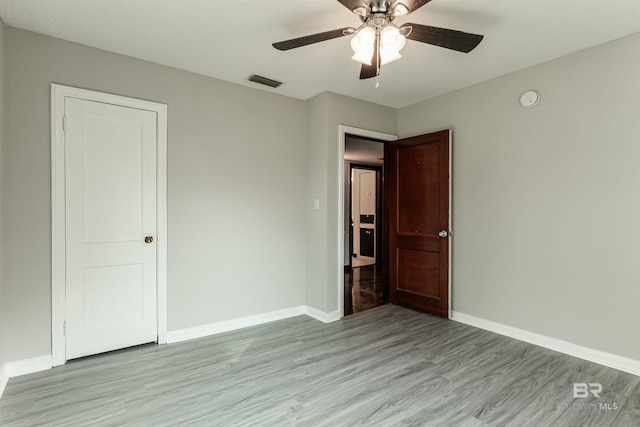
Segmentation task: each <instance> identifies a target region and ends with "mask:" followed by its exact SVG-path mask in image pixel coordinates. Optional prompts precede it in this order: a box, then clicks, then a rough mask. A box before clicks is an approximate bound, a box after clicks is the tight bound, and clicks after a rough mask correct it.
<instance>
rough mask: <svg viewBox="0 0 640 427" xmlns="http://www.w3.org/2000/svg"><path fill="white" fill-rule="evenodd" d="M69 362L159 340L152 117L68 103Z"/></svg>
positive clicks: (154, 129)
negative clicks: (148, 239)
mask: <svg viewBox="0 0 640 427" xmlns="http://www.w3.org/2000/svg"><path fill="white" fill-rule="evenodd" d="M64 109H65V112H64V114H65V120H66V131H65V194H66V197H65V209H66V232H65V237H66V248H65V250H66V289H65V293H66V322H67V323H66V358H67V359H73V358H77V357H82V356H87V355H91V354H96V353H101V352H105V351H110V350H115V349H119V348H124V347H129V346H132V345H137V344H142V343H147V342H153V341H156V340H157V331H158V329H157V297H156V293H157V278H156V242H155V241H152V242H150V243H147V242H145V237H147V236H149V237H151V238H155V236H156V226H157V225H156V222H157V210H156V160H157V159H156V157H157V148H156V144H157V117H156V113H155V112H151V111H146V110H140V109H135V108H129V107H122V106H118V105H112V104H107V103H101V102H95V101H88V100H84V99H76V98H69V97H68V98H65V104H64Z"/></svg>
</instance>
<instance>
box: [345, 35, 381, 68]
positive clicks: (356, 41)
mask: <svg viewBox="0 0 640 427" xmlns="http://www.w3.org/2000/svg"><path fill="white" fill-rule="evenodd" d="M375 41H376V32H375V30H374V29H373V28H371V27H363V28H361V29H360V30H359V31H358V32H357V33H356V35H355V36H353V38H352V39H351V49H353V53H354V55H353V56H352V57H351V58H352V59H353V60H355V61H358V62H360V63H362V64H367V65H371V58H372V57H373V49H374V44H375Z"/></svg>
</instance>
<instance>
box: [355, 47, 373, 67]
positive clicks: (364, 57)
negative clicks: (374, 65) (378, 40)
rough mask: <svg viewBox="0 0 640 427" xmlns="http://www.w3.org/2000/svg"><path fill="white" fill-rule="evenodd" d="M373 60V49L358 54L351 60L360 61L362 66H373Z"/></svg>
mask: <svg viewBox="0 0 640 427" xmlns="http://www.w3.org/2000/svg"><path fill="white" fill-rule="evenodd" d="M371 58H373V49H371V50H370V51H364V50H363V51H361V52H356V53H355V54H354V55H353V56H352V57H351V59H353V60H354V61H358V62H359V63H361V64H365V65H371Z"/></svg>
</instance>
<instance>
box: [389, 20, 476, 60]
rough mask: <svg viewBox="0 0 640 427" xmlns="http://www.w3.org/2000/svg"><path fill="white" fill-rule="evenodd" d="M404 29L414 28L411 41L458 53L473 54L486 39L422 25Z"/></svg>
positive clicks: (410, 37) (409, 36) (408, 36)
mask: <svg viewBox="0 0 640 427" xmlns="http://www.w3.org/2000/svg"><path fill="white" fill-rule="evenodd" d="M404 27H412V30H411V32H410V33H409V35H407V38H408V39H409V40H415V41H418V42H422V43H427V44H432V45H435V46H440V47H444V48H446V49H452V50H457V51H458V52H464V53H468V52H471V51H472V50H473V49H474V48H475V47H476V46H478V44H480V42H481V41H482V39H483V38H484V36H481V35H479V34H470V33H464V32H462V31H457V30H449V29H447V28H438V27H431V26H429V25H420V24H404V25H403V26H402V28H404Z"/></svg>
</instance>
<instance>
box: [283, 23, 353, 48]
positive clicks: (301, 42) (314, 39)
mask: <svg viewBox="0 0 640 427" xmlns="http://www.w3.org/2000/svg"><path fill="white" fill-rule="evenodd" d="M352 30H354V28H352V27H345V28H340V29H337V30H331V31H325V32H324V33H317V34H311V35H309V36H304V37H298V38H296V39H291V40H285V41H281V42H277V43H273V47H275V48H276V49H278V50H289V49H295V48H296V47H302V46H306V45H309V44H313V43H318V42H323V41H325V40H331V39H337V38H338V37H343V36H345V35H346V34H345V31H347V33H348V32H349V31H352Z"/></svg>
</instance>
